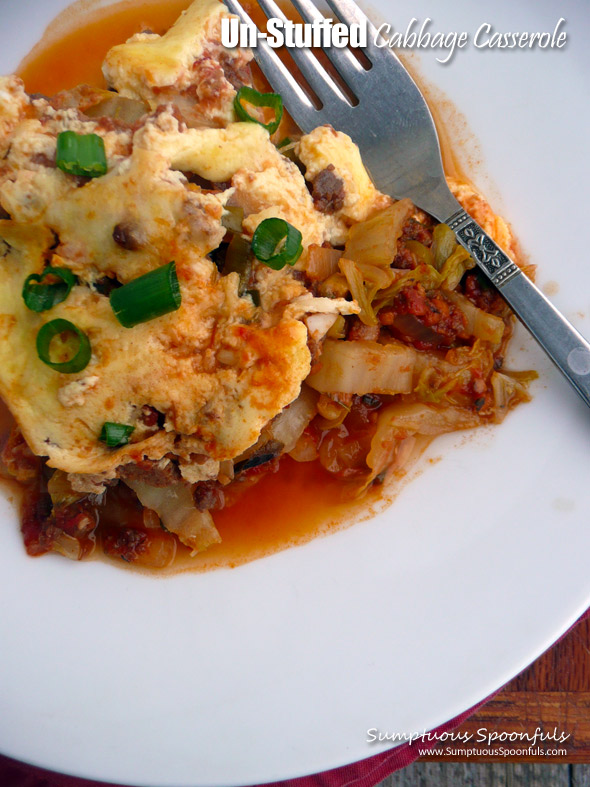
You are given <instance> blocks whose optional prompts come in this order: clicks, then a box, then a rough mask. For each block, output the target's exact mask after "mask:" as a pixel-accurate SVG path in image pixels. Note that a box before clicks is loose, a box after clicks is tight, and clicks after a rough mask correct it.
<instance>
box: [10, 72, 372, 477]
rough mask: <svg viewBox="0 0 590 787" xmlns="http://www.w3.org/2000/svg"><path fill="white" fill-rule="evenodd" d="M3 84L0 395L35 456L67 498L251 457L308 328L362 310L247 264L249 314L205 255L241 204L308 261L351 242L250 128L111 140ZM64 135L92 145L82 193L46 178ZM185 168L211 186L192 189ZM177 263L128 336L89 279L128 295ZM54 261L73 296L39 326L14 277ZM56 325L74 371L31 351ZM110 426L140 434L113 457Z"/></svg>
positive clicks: (171, 118)
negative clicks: (165, 298)
mask: <svg viewBox="0 0 590 787" xmlns="http://www.w3.org/2000/svg"><path fill="white" fill-rule="evenodd" d="M8 87H9V88H10V89H9V90H8V89H7V90H6V95H7V103H6V105H5V106H4V107H3V113H4V117H5V118H7V120H6V122H5V124H4V126H3V129H4V133H5V137H6V139H5V143H4V144H5V145H6V147H7V150H8V151H9V152H8V155H7V156H6V158H5V159H4V161H3V162H2V164H1V166H0V205H1V206H2V207H3V208H4V209H5V210H6V211H7V212H8V213H9V214H10V216H11V220H6V221H0V254H2V257H1V259H0V282H1V285H2V286H1V287H0V394H1V395H2V397H3V398H4V399H5V400H6V401H7V402H8V403H9V406H10V409H11V410H12V413H13V415H14V416H15V418H16V420H17V421H18V423H19V425H20V426H21V428H22V431H23V434H24V436H25V439H26V440H27V443H28V444H29V446H30V447H31V449H32V450H33V451H34V452H35V453H37V454H38V455H41V456H47V457H48V464H49V466H51V467H55V468H58V469H60V470H63V471H65V472H67V473H69V474H72V475H71V479H72V483H73V484H74V485H75V486H76V488H79V489H84V490H88V491H97V490H99V489H100V487H101V483H103V482H104V480H105V479H108V478H112V477H114V476H115V475H116V473H117V468H118V467H120V466H121V465H124V464H126V463H128V462H137V461H140V460H142V459H144V458H147V459H151V460H155V461H163V462H167V461H168V459H167V458H166V457H170V456H174V457H176V458H177V459H178V460H179V462H180V467H181V472H182V473H183V476H184V477H185V478H186V479H187V480H189V481H190V482H191V483H194V482H195V481H197V480H200V479H203V478H215V477H217V475H218V474H219V472H220V463H223V462H227V461H229V460H232V459H234V458H236V457H238V456H240V455H241V454H243V453H244V452H245V451H246V450H247V449H249V448H250V447H251V446H253V445H254V444H255V443H256V442H257V440H258V439H259V437H260V434H261V432H262V430H263V429H265V428H266V427H267V426H268V424H269V423H270V422H271V421H272V419H273V418H275V417H276V416H277V415H278V414H279V413H281V412H282V411H283V410H284V408H285V407H286V406H287V405H289V404H290V403H291V402H293V401H294V400H295V399H296V398H297V396H298V395H299V392H300V390H301V385H302V382H303V381H304V380H305V379H306V377H307V376H308V374H309V370H310V351H309V349H308V341H309V340H310V339H309V331H308V325H307V320H308V316H309V315H310V314H313V315H314V316H315V315H318V314H319V315H326V320H325V324H326V325H327V326H328V327H329V324H331V322H332V321H333V319H335V317H334V315H337V314H338V313H343V314H349V313H355V312H356V311H358V307H357V306H356V304H354V303H351V302H348V301H344V300H339V299H333V300H327V299H323V298H315V297H314V296H313V295H312V294H311V293H309V292H308V290H307V289H306V288H305V286H304V285H303V284H302V283H301V282H299V281H298V280H297V279H296V278H295V277H294V276H293V274H292V270H291V269H290V268H289V269H285V270H282V271H273V270H271V269H269V268H267V267H266V266H263V265H261V264H259V263H258V262H257V261H254V264H253V268H252V273H251V278H250V281H251V286H253V287H254V288H256V289H257V290H258V291H259V294H260V301H261V304H260V307H258V308H257V307H255V306H254V304H253V301H252V299H251V298H250V297H248V296H246V297H241V296H240V294H239V292H240V289H239V288H240V283H239V277H238V275H237V274H235V273H231V274H228V275H226V276H222V275H220V274H219V272H218V270H217V268H216V266H215V264H214V263H213V262H212V261H211V259H209V257H208V256H207V255H208V254H209V253H210V252H211V251H212V250H214V249H216V248H217V247H218V246H219V245H220V243H221V242H222V240H223V239H224V236H225V234H226V230H225V228H224V226H223V224H222V218H223V214H224V209H225V205H226V204H232V205H240V206H242V208H243V209H244V223H243V231H244V233H245V235H246V236H250V235H251V234H252V233H253V231H254V230H255V228H256V226H258V224H259V223H260V221H261V220H262V219H263V218H266V217H267V216H280V217H283V218H285V219H287V221H289V222H291V223H292V224H293V225H294V226H297V227H300V228H301V231H302V233H303V242H304V254H305V252H306V250H307V246H308V245H309V244H310V243H322V242H323V241H324V240H329V241H332V242H334V241H336V240H337V239H338V238H345V237H346V233H347V224H346V221H345V219H344V218H343V217H335V216H326V215H324V214H323V213H321V212H319V211H318V210H316V209H315V207H314V204H313V200H312V198H311V196H310V193H309V190H308V188H307V186H306V182H305V178H304V177H303V175H302V174H301V172H300V171H299V169H298V168H297V167H296V166H295V165H294V164H293V163H292V162H291V161H289V160H288V159H287V158H285V157H284V156H282V155H281V154H280V152H279V151H278V150H277V149H276V148H275V146H274V145H273V144H272V143H271V141H270V139H269V136H268V133H267V132H266V131H265V130H264V129H263V128H262V127H261V126H259V125H256V124H253V123H231V124H230V125H228V126H227V127H226V128H218V129H212V128H203V127H201V128H187V127H186V125H185V124H184V123H182V122H179V120H178V118H177V117H176V116H175V113H174V111H173V109H172V108H162V107H161V108H160V109H159V110H158V111H157V112H155V113H153V114H152V115H146V116H144V118H143V120H142V122H141V123H140V124H138V127H136V128H135V129H134V130H132V129H131V128H125V127H120V128H118V127H115V128H112V127H110V126H108V124H107V126H103V125H101V123H100V122H98V121H96V120H92V119H89V118H88V117H87V116H85V115H84V114H82V113H81V112H79V111H78V110H76V109H74V108H66V109H55V108H54V107H53V106H52V105H51V104H50V103H48V102H47V101H45V100H37V101H34V102H30V101H29V100H28V98H27V97H26V95H25V94H24V92H23V90H22V85H21V84H20V83H19V81H18V80H12V81H10V84H9V85H8ZM64 130H73V131H76V132H77V133H81V134H85V133H95V134H99V135H100V136H101V137H102V138H103V139H104V142H105V149H106V153H107V160H108V173H107V174H106V175H105V176H103V177H100V178H96V179H94V180H90V181H88V182H85V181H80V179H78V178H74V177H72V176H69V175H66V174H64V173H63V172H62V171H61V170H60V169H58V168H56V167H55V164H54V162H55V155H56V145H57V137H58V134H59V133H60V132H61V131H64ZM345 158H346V154H345V153H343V156H342V157H341V160H344V159H345ZM190 173H195V174H197V175H199V176H201V177H204V178H207V179H210V180H213V181H219V182H220V184H221V185H220V187H219V188H217V189H213V190H206V189H202V188H201V187H200V186H197V185H193V184H192V183H190V182H189V180H188V179H187V175H190ZM363 173H364V171H363ZM363 173H361V175H360V176H359V177H361V180H362V179H363V178H364V177H366V174H363ZM351 182H352V181H351ZM359 188H360V185H359ZM120 227H124V228H126V230H127V231H128V232H130V233H131V234H132V235H133V238H134V244H133V245H132V247H128V245H127V244H125V243H124V242H123V243H122V242H120V241H118V240H117V232H116V230H117V228H120ZM171 259H174V260H175V261H176V266H177V271H178V277H179V282H180V289H181V295H182V305H181V307H180V308H179V309H178V310H177V311H175V312H172V313H170V314H168V315H165V316H164V317H160V318H158V319H156V320H151V321H150V322H147V323H143V324H141V325H138V326H136V327H134V328H132V329H126V328H123V327H122V326H121V325H120V324H119V323H118V321H117V320H116V318H115V316H114V314H113V311H112V309H111V307H110V303H109V299H108V297H106V296H105V295H102V294H101V289H100V283H101V281H102V280H103V279H104V277H105V276H108V277H110V278H114V279H116V280H118V281H119V282H120V283H125V282H128V281H130V280H132V279H134V278H136V277H137V276H140V275H142V274H143V273H146V272H148V271H150V270H153V269H154V268H157V267H159V266H161V265H163V264H166V263H167V262H169V261H170V260H171ZM48 263H49V264H52V265H55V266H59V267H64V266H65V267H68V268H70V269H71V270H72V271H73V272H74V273H75V274H76V275H77V277H78V284H77V285H76V286H75V287H74V288H73V290H72V292H71V293H70V295H69V297H68V298H67V300H66V301H64V302H63V303H60V304H58V305H57V306H54V307H53V308H52V309H51V310H49V311H48V312H43V313H41V314H38V313H35V312H32V311H30V310H29V309H27V307H26V306H25V304H24V301H23V299H22V297H21V292H22V287H23V283H24V280H25V278H26V277H27V276H28V275H29V274H31V273H37V274H40V273H41V272H42V271H43V269H44V268H45V267H46V265H47V264H48ZM57 318H64V319H67V320H69V321H71V322H73V323H74V324H75V325H76V326H77V327H78V328H79V329H80V330H82V331H84V333H86V335H87V336H88V338H89V340H90V343H91V346H92V357H91V360H90V363H89V364H88V366H87V367H86V368H85V369H84V370H83V371H82V372H80V373H78V374H61V373H58V372H56V371H55V370H53V369H51V368H50V367H48V366H47V365H45V364H44V363H43V362H42V361H41V360H40V359H39V358H38V357H37V352H36V347H35V339H36V336H37V333H38V332H39V330H40V328H41V326H42V325H43V324H45V323H46V322H49V321H50V320H53V319H57ZM320 322H321V323H322V325H323V321H322V320H320ZM316 323H317V320H316V321H315V322H313V321H312V322H311V323H310V325H316ZM310 330H311V329H310ZM314 330H315V331H316V333H317V325H316V327H315V329H314ZM324 330H325V328H324ZM316 333H314V334H313V336H314V338H318V337H319V338H321V336H320V335H319V334H317V336H316ZM320 333H321V331H320ZM146 406H147V407H150V408H155V410H157V411H158V412H159V413H161V414H162V415H163V418H164V426H163V428H158V427H148V426H146V425H145V424H144V422H143V419H142V412H143V410H144V408H145V407H146ZM105 421H112V422H117V423H124V424H129V425H131V426H134V427H135V431H134V432H133V435H132V438H131V442H130V443H129V444H128V445H126V446H123V447H121V448H118V449H115V450H113V449H109V448H107V447H106V446H105V445H104V444H102V443H101V442H100V441H99V439H98V437H99V434H100V431H101V428H102V425H103V423H104V422H105Z"/></svg>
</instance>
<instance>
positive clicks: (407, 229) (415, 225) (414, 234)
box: [402, 218, 433, 248]
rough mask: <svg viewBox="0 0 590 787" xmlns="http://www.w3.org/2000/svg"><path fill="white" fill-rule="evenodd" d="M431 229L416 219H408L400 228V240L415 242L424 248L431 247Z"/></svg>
mask: <svg viewBox="0 0 590 787" xmlns="http://www.w3.org/2000/svg"><path fill="white" fill-rule="evenodd" d="M432 229H433V228H432V227H428V226H426V224H422V223H421V222H419V221H416V219H412V218H410V219H408V220H407V221H406V223H405V224H404V226H403V228H402V240H417V241H418V242H419V243H422V245H424V246H428V247H429V248H430V246H432Z"/></svg>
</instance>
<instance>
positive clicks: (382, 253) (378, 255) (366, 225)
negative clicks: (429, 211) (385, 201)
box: [344, 199, 414, 267]
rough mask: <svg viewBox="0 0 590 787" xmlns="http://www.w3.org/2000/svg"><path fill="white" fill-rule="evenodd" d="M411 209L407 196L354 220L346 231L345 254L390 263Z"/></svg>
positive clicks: (373, 262)
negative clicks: (359, 220)
mask: <svg viewBox="0 0 590 787" xmlns="http://www.w3.org/2000/svg"><path fill="white" fill-rule="evenodd" d="M413 211H414V206H413V205H412V203H411V202H410V200H409V199H402V200H400V201H399V202H396V203H394V204H393V205H390V206H389V207H388V208H385V210H383V211H381V212H380V213H377V214H376V215H375V216H373V217H372V218H370V219H367V220H366V221H361V222H359V223H358V224H354V225H353V226H352V227H351V228H350V231H349V234H348V240H347V241H346V246H345V247H344V256H345V257H346V258H347V259H349V260H354V262H364V263H368V264H369V265H379V266H381V267H383V266H389V265H391V263H392V262H393V258H394V257H395V255H396V252H397V242H398V240H399V238H400V236H401V234H402V229H403V226H404V224H405V223H406V221H407V219H408V218H409V217H410V216H411V214H412V213H413Z"/></svg>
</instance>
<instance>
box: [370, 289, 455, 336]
mask: <svg viewBox="0 0 590 787" xmlns="http://www.w3.org/2000/svg"><path fill="white" fill-rule="evenodd" d="M378 316H379V322H380V323H381V324H382V325H386V326H388V328H389V330H390V331H391V333H392V334H393V335H394V336H397V338H399V339H401V340H402V341H404V342H406V343H407V344H411V345H413V346H414V347H416V349H418V350H430V349H433V348H435V347H452V346H453V345H454V344H456V343H457V341H458V340H467V339H468V338H469V335H468V333H467V331H466V324H465V317H464V316H463V314H462V312H461V311H460V309H458V308H457V307H456V306H455V305H454V304H453V303H450V302H449V301H447V300H446V298H445V297H444V296H443V295H442V293H440V292H437V291H436V290H433V291H429V292H426V291H425V290H424V287H423V286H422V284H415V285H413V286H411V287H405V288H404V289H403V290H402V291H401V292H400V293H399V294H398V295H397V296H396V297H395V298H394V300H393V303H392V304H391V306H386V307H385V308H383V309H381V311H380V312H379V315H378Z"/></svg>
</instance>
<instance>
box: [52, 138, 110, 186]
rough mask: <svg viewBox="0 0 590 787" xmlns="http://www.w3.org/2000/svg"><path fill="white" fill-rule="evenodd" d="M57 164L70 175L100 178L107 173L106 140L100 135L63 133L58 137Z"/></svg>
mask: <svg viewBox="0 0 590 787" xmlns="http://www.w3.org/2000/svg"><path fill="white" fill-rule="evenodd" d="M55 163H56V164H57V166H58V167H59V168H60V169H61V170H62V171H63V172H66V173H67V174H68V175H79V176H81V177H85V178H100V177H101V175H106V173H107V157H106V153H105V149H104V140H103V138H102V137H99V136H98V134H76V132H75V131H62V132H61V134H59V135H58V137H57V154H56V161H55Z"/></svg>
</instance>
